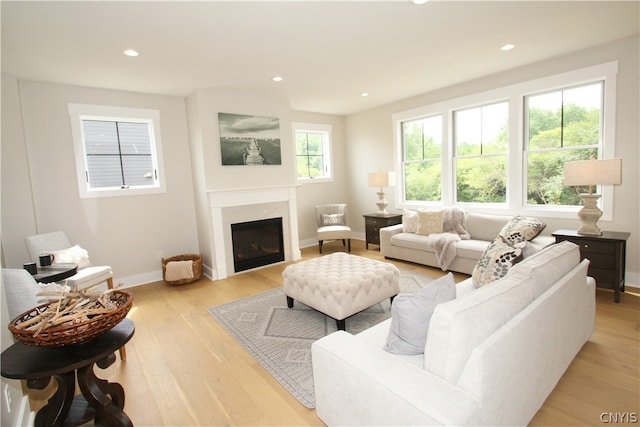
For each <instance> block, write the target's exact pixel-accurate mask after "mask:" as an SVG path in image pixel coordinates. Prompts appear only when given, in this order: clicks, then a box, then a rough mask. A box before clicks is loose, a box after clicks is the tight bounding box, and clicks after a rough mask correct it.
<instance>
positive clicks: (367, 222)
mask: <svg viewBox="0 0 640 427" xmlns="http://www.w3.org/2000/svg"><path fill="white" fill-rule="evenodd" d="M362 216H363V217H364V226H365V232H366V235H367V243H366V248H367V249H369V243H373V244H374V245H380V229H381V228H382V227H388V226H390V225H396V224H401V223H402V214H391V213H387V214H381V213H372V214H366V215H362Z"/></svg>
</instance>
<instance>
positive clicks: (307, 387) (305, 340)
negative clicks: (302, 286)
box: [207, 269, 436, 408]
mask: <svg viewBox="0 0 640 427" xmlns="http://www.w3.org/2000/svg"><path fill="white" fill-rule="evenodd" d="M435 279H436V277H433V276H428V275H425V274H422V273H417V272H414V271H410V270H405V269H400V292H401V293H411V292H416V291H417V290H419V289H421V288H422V287H423V286H425V285H426V284H428V283H430V282H431V281H433V280H435ZM207 311H208V312H209V314H211V316H213V318H214V319H215V320H216V321H217V322H218V323H220V325H222V326H223V327H224V328H225V329H226V330H227V331H228V332H229V333H230V334H231V335H232V336H233V337H234V338H235V339H236V341H238V343H240V344H241V345H242V346H243V347H244V348H245V349H246V350H247V351H248V352H249V354H251V355H252V356H253V357H254V358H255V359H256V360H257V361H258V362H259V363H260V364H261V365H262V366H263V367H264V368H265V369H266V370H267V371H268V372H269V373H270V374H271V375H273V377H274V378H275V379H276V380H278V382H280V384H282V386H283V387H285V388H286V389H287V390H288V391H289V392H290V393H291V394H292V395H293V396H294V397H295V398H296V399H298V400H299V401H300V403H302V404H303V405H304V406H306V407H307V408H315V395H314V388H313V373H312V368H311V344H312V343H313V342H314V341H315V340H317V339H319V338H322V337H324V336H325V335H328V334H330V333H332V332H335V331H336V329H337V328H336V322H335V320H334V319H332V318H330V317H328V316H326V315H324V314H322V313H319V312H317V311H315V310H313V309H311V308H309V307H307V306H305V305H304V304H301V303H299V302H297V301H296V302H295V304H294V306H293V308H287V301H286V297H285V295H284V293H283V291H282V288H277V289H272V290H269V291H266V292H263V293H260V294H257V295H252V296H250V297H247V298H243V299H240V300H237V301H232V302H229V303H226V304H223V305H219V306H217V307H211V308H209V309H208V310H207ZM389 317H391V312H390V304H389V300H388V299H387V300H385V301H383V302H382V303H380V304H376V305H374V306H373V307H370V308H368V309H367V310H365V311H362V312H360V313H358V314H355V315H354V316H351V317H349V318H347V319H346V330H347V332H350V333H354V334H355V333H358V332H361V331H363V330H365V329H367V328H369V327H371V326H373V325H376V324H377V323H380V322H382V321H383V320H386V319H388V318H389Z"/></svg>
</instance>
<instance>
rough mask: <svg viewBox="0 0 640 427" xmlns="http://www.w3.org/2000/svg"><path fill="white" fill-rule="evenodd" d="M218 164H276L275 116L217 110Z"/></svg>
mask: <svg viewBox="0 0 640 427" xmlns="http://www.w3.org/2000/svg"><path fill="white" fill-rule="evenodd" d="M218 123H219V125H220V150H221V154H222V165H223V166H230V165H280V164H282V157H281V153H280V120H279V119H278V118H277V117H261V116H245V115H242V114H230V113H218Z"/></svg>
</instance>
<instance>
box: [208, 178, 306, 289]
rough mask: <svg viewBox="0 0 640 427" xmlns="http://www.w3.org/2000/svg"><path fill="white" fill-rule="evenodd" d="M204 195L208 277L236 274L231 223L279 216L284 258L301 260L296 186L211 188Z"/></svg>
mask: <svg viewBox="0 0 640 427" xmlns="http://www.w3.org/2000/svg"><path fill="white" fill-rule="evenodd" d="M208 196H209V207H210V212H211V216H210V218H211V249H212V254H211V264H212V265H211V267H210V268H211V278H212V279H214V280H215V279H224V278H225V277H228V276H229V275H233V274H238V273H239V272H236V271H234V259H233V243H232V238H231V224H236V223H241V222H249V221H257V220H263V219H269V218H278V217H281V218H282V235H283V245H284V260H285V261H296V260H299V259H301V257H302V256H301V254H300V244H299V241H298V213H297V205H296V186H293V185H291V186H275V187H256V188H241V189H227V190H211V191H209V192H208Z"/></svg>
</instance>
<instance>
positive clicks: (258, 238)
mask: <svg viewBox="0 0 640 427" xmlns="http://www.w3.org/2000/svg"><path fill="white" fill-rule="evenodd" d="M231 242H232V245H233V267H234V271H235V272H236V273H238V272H240V271H245V270H250V269H252V268H257V267H262V266H265V265H269V264H275V263H277V262H281V261H284V260H285V256H284V239H283V233H282V218H269V219H261V220H257V221H248V222H242V223H237V224H231Z"/></svg>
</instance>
